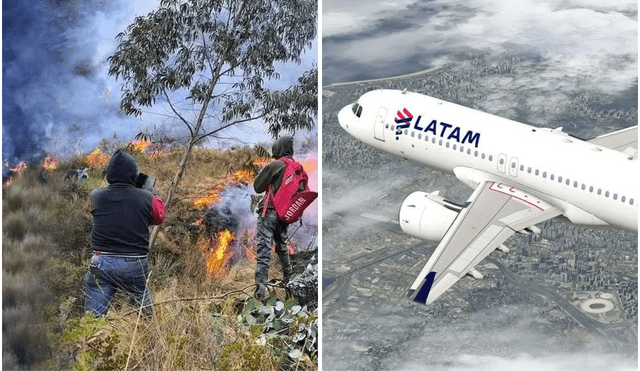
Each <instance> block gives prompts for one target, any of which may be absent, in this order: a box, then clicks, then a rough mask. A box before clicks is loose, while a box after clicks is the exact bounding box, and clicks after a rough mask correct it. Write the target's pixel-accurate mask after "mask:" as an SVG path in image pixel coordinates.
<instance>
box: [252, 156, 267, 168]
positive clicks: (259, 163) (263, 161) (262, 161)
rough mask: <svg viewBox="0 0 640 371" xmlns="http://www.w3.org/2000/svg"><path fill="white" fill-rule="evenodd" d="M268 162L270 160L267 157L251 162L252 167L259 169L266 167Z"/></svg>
mask: <svg viewBox="0 0 640 371" xmlns="http://www.w3.org/2000/svg"><path fill="white" fill-rule="evenodd" d="M270 162H271V159H270V158H269V157H260V158H256V159H255V160H253V165H254V166H257V167H259V168H263V167H265V166H267V165H268V164H269V163H270Z"/></svg>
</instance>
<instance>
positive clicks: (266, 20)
mask: <svg viewBox="0 0 640 371" xmlns="http://www.w3.org/2000/svg"><path fill="white" fill-rule="evenodd" d="M316 29H317V0H278V1H274V0H246V1H244V0H161V2H160V6H159V8H158V9H156V10H154V11H152V12H150V13H149V14H148V15H146V16H140V17H137V18H136V19H135V20H134V22H133V23H132V24H131V25H129V26H128V27H127V29H126V30H125V31H124V32H121V33H120V34H118V36H117V39H118V40H119V45H118V47H117V50H116V52H115V54H114V55H112V56H111V57H109V63H110V68H109V74H110V75H113V76H115V77H116V78H117V79H122V80H123V83H122V91H123V95H122V101H121V103H120V109H121V110H122V111H123V112H124V113H125V114H127V115H133V116H140V115H142V114H143V108H144V107H150V106H154V105H158V104H162V105H163V106H164V107H166V110H167V112H168V113H169V114H170V116H171V117H172V120H174V121H175V122H176V125H182V126H184V127H186V130H187V131H188V133H189V137H188V140H187V141H186V143H185V147H184V155H183V156H182V159H181V161H180V164H179V166H178V168H177V170H176V173H175V176H174V178H173V181H172V183H171V187H170V189H169V192H168V194H167V198H166V200H165V202H166V203H167V205H169V203H170V202H171V201H172V199H173V197H174V195H175V192H176V189H177V187H178V184H179V183H180V180H181V178H182V175H183V173H184V171H185V168H186V166H187V164H188V161H189V154H190V152H191V150H192V148H193V147H194V146H195V145H197V144H198V143H200V142H201V141H202V140H203V139H205V138H207V137H211V136H217V135H218V134H219V133H220V132H222V131H224V130H225V129H227V128H229V127H231V126H234V125H238V124H241V123H246V122H249V121H253V120H258V119H260V120H262V121H263V122H265V123H266V124H267V127H268V129H267V130H268V131H269V133H270V134H271V135H272V136H273V137H277V135H278V133H279V132H280V131H282V130H290V131H295V130H296V129H300V128H312V127H313V125H314V117H316V116H317V90H318V87H317V77H318V76H317V75H318V73H317V67H315V68H313V69H312V70H310V71H307V72H305V73H303V74H302V75H301V76H299V78H298V83H297V84H295V85H292V86H289V87H288V88H286V89H280V90H273V89H269V88H268V85H269V80H276V79H279V78H280V75H279V73H278V71H277V70H276V64H277V63H298V64H299V63H300V62H301V56H302V55H303V53H304V52H305V51H306V50H307V49H308V48H309V47H310V46H311V44H312V42H313V40H314V39H315V36H316ZM272 85H273V84H272ZM157 232H158V229H157V228H156V229H154V231H153V234H152V237H151V245H153V241H154V240H155V236H156V235H157Z"/></svg>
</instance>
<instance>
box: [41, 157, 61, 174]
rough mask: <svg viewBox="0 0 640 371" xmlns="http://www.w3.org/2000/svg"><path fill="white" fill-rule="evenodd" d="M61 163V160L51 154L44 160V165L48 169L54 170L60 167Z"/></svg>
mask: <svg viewBox="0 0 640 371" xmlns="http://www.w3.org/2000/svg"><path fill="white" fill-rule="evenodd" d="M59 163H60V160H58V159H55V158H53V157H51V156H47V157H45V159H44V162H43V163H42V166H43V167H44V169H45V170H47V171H53V170H55V169H57V168H58V164H59Z"/></svg>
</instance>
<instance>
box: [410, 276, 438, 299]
mask: <svg viewBox="0 0 640 371" xmlns="http://www.w3.org/2000/svg"><path fill="white" fill-rule="evenodd" d="M435 279H436V272H429V274H427V276H426V277H425V278H424V282H423V283H422V287H420V289H419V290H418V293H417V294H416V296H415V297H414V298H413V300H414V301H417V302H418V303H422V304H426V303H427V297H428V296H429V291H431V286H433V281H434V280H435Z"/></svg>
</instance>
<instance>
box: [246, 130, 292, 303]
mask: <svg viewBox="0 0 640 371" xmlns="http://www.w3.org/2000/svg"><path fill="white" fill-rule="evenodd" d="M271 153H272V157H273V158H274V159H275V160H276V161H272V162H271V163H270V164H269V165H267V166H265V167H264V169H262V171H260V173H258V175H256V178H255V180H254V181H253V188H254V189H255V191H256V193H262V192H265V191H266V190H267V189H268V187H269V186H271V188H272V190H273V192H274V193H275V192H276V191H277V190H278V188H279V187H280V183H281V182H282V173H283V171H284V169H285V167H286V165H285V164H284V163H283V162H282V161H278V159H279V158H281V157H291V158H293V138H292V137H290V136H284V137H281V138H280V139H278V140H277V141H276V142H275V143H273V146H272V150H271ZM263 202H264V200H263V201H261V202H260V204H258V248H257V254H256V255H257V263H258V264H257V267H256V275H255V280H256V289H255V294H254V296H255V297H256V298H257V299H259V300H264V299H266V296H267V286H266V282H267V280H268V276H269V260H270V258H271V243H272V242H273V241H275V244H276V253H277V254H278V257H279V258H280V265H281V266H282V273H283V275H284V281H285V282H286V281H288V280H289V278H290V277H291V273H292V272H293V269H292V268H291V262H290V260H289V251H288V250H287V244H286V241H285V238H286V236H287V227H288V226H289V225H288V224H287V223H285V222H283V221H281V220H280V218H279V217H278V214H276V211H275V210H274V209H273V205H269V206H268V208H267V213H266V215H265V216H264V217H262V208H263V207H264V205H263Z"/></svg>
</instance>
